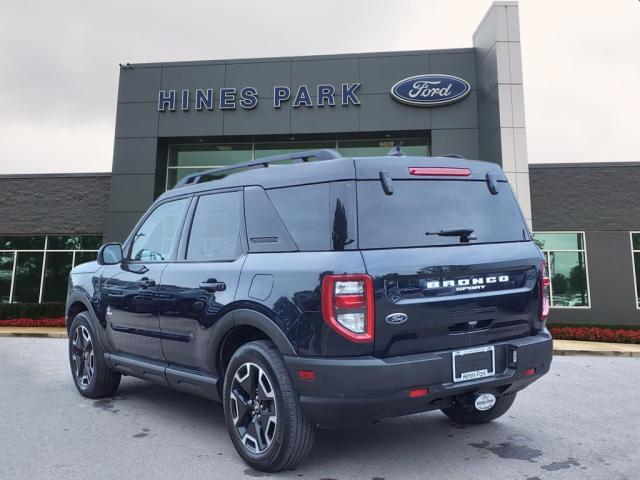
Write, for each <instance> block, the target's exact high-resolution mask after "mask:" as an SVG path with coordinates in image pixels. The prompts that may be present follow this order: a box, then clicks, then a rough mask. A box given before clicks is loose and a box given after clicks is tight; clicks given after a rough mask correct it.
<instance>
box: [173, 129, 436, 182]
mask: <svg viewBox="0 0 640 480" xmlns="http://www.w3.org/2000/svg"><path fill="white" fill-rule="evenodd" d="M382 136H383V137H384V136H385V135H382ZM397 144H400V145H402V151H403V152H404V153H405V155H416V156H426V155H429V144H428V141H427V137H426V136H424V137H419V138H403V137H395V136H394V137H388V138H369V139H358V140H355V139H354V140H299V141H290V142H253V143H228V144H198V145H170V146H169V159H168V162H167V182H166V189H167V190H169V189H171V188H173V186H174V185H175V184H176V183H178V182H179V181H180V180H181V179H182V178H184V177H185V176H187V175H190V174H192V173H196V172H199V171H202V170H206V169H210V168H215V167H224V166H227V165H233V164H234V163H240V162H245V161H247V160H252V159H257V158H264V157H269V156H271V155H284V154H287V153H294V152H301V151H304V150H317V149H321V148H330V149H334V150H337V151H338V152H340V153H341V154H342V155H344V156H345V157H378V156H384V155H387V154H388V153H389V151H390V150H391V149H392V148H393V146H394V145H397Z"/></svg>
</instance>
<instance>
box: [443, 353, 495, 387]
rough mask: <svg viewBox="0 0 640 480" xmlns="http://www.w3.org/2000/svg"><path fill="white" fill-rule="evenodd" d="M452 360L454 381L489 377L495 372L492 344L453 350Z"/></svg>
mask: <svg viewBox="0 0 640 480" xmlns="http://www.w3.org/2000/svg"><path fill="white" fill-rule="evenodd" d="M452 361H453V381H454V382H465V381H467V380H476V379H478V378H484V377H491V376H492V375H495V373H496V355H495V350H494V348H493V346H489V347H478V348H470V349H468V350H458V351H456V352H453V355H452Z"/></svg>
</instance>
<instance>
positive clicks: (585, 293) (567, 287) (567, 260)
mask: <svg viewBox="0 0 640 480" xmlns="http://www.w3.org/2000/svg"><path fill="white" fill-rule="evenodd" d="M533 237H534V241H535V242H536V244H537V245H538V247H540V250H542V252H543V253H544V255H545V257H546V258H547V265H549V275H550V277H551V286H550V290H551V306H552V307H573V308H578V307H589V306H590V303H589V282H588V270H587V254H586V249H585V244H584V233H581V232H579V233H534V235H533Z"/></svg>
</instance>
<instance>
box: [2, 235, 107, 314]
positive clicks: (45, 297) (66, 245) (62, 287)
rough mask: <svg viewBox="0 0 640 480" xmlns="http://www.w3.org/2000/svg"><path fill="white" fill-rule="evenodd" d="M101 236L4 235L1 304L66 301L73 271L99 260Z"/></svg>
mask: <svg viewBox="0 0 640 480" xmlns="http://www.w3.org/2000/svg"><path fill="white" fill-rule="evenodd" d="M101 243H102V236H101V235H36V236H26V235H20V236H18V235H15V236H0V303H10V302H13V303H38V302H63V301H64V300H65V297H66V295H67V277H68V275H69V272H70V271H71V268H73V267H75V266H76V265H79V264H81V263H85V262H89V261H91V260H95V258H96V252H97V251H98V248H99V247H100V244H101Z"/></svg>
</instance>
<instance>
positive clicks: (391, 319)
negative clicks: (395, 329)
mask: <svg viewBox="0 0 640 480" xmlns="http://www.w3.org/2000/svg"><path fill="white" fill-rule="evenodd" d="M407 318H409V317H408V316H407V314H406V313H390V314H389V315H387V317H386V318H385V321H386V322H387V323H390V324H391V325H397V324H398V323H404V322H406V321H407Z"/></svg>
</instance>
